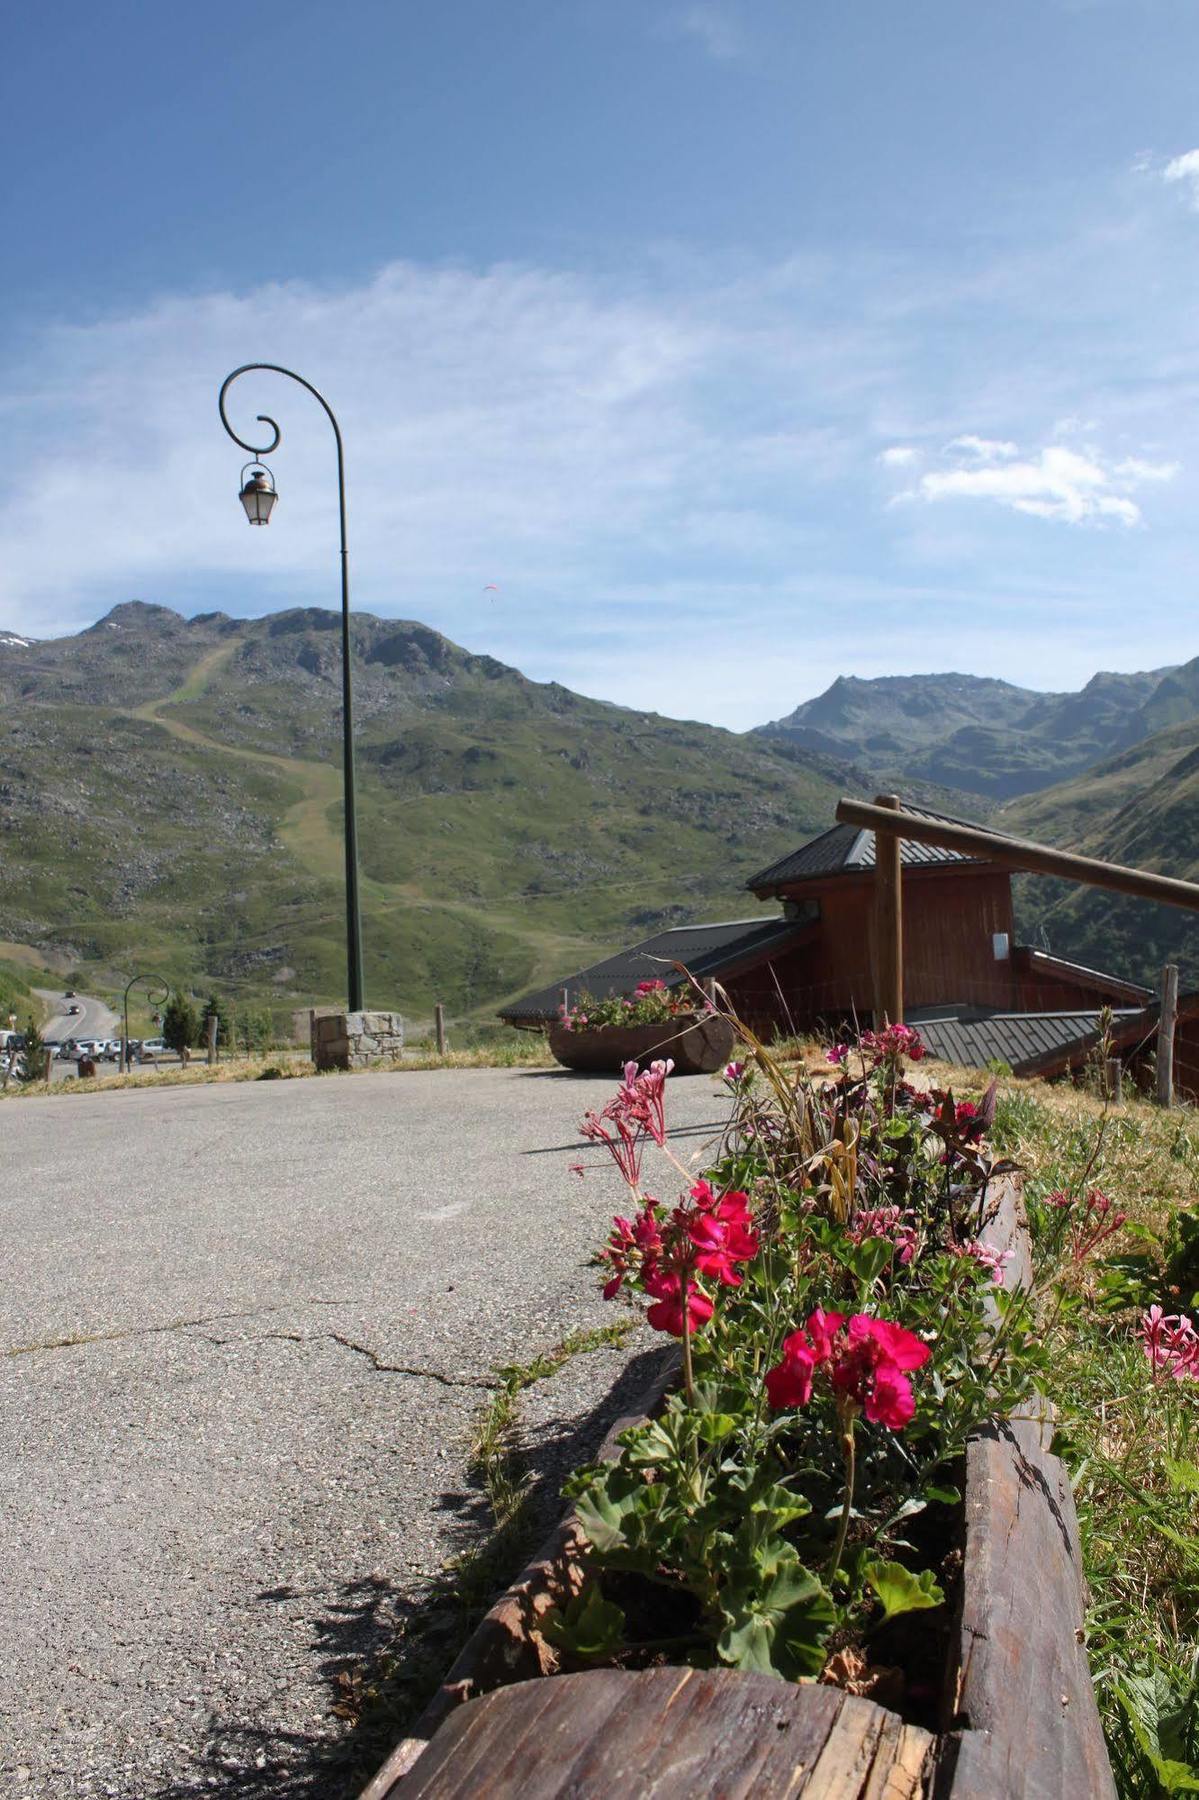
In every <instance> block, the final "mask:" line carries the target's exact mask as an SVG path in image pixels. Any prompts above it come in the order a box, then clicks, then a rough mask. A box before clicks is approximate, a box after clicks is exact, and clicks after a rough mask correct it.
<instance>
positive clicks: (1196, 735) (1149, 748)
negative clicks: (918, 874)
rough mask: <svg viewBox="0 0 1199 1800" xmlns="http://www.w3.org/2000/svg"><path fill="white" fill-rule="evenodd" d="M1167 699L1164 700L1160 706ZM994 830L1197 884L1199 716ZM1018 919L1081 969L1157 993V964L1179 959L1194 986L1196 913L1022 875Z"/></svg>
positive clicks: (1011, 812) (1023, 804)
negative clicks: (1101, 971) (1105, 972)
mask: <svg viewBox="0 0 1199 1800" xmlns="http://www.w3.org/2000/svg"><path fill="white" fill-rule="evenodd" d="M1188 667H1190V665H1188ZM1155 698H1156V696H1155ZM1172 699H1173V696H1172V695H1171V694H1169V693H1167V694H1166V695H1165V696H1163V707H1164V708H1165V709H1168V708H1169V706H1170V705H1171V704H1172ZM995 824H996V826H997V828H998V829H1000V830H1005V831H1012V832H1015V833H1016V834H1017V835H1019V836H1021V837H1031V838H1037V839H1040V840H1041V841H1043V842H1045V843H1049V844H1054V845H1056V846H1057V847H1058V848H1059V849H1063V850H1077V851H1080V852H1082V854H1083V855H1086V856H1098V857H1102V858H1104V859H1105V860H1106V861H1109V862H1118V863H1126V864H1129V865H1131V866H1132V867H1134V868H1140V869H1152V870H1157V871H1159V872H1160V873H1162V874H1166V875H1177V876H1180V877H1182V878H1183V879H1184V880H1188V881H1199V717H1191V718H1188V719H1186V720H1185V721H1184V722H1183V723H1182V724H1178V725H1171V726H1169V727H1168V728H1167V729H1166V730H1164V731H1158V732H1156V733H1154V735H1153V736H1152V737H1148V738H1146V739H1145V740H1144V741H1143V742H1141V743H1139V744H1137V745H1135V746H1134V747H1133V748H1132V749H1130V750H1125V751H1123V752H1121V754H1120V755H1118V756H1114V757H1110V758H1108V759H1107V760H1106V761H1103V762H1100V763H1098V764H1097V765H1096V766H1095V767H1094V768H1092V769H1088V770H1087V771H1086V773H1085V774H1083V775H1081V776H1076V777H1075V778H1074V779H1072V780H1070V781H1064V782H1061V783H1059V784H1058V786H1056V787H1052V788H1047V789H1046V790H1045V791H1044V792H1043V793H1040V794H1035V795H1029V796H1027V797H1025V798H1024V799H1021V800H1015V801H1011V802H1009V803H1008V804H1007V805H1006V806H1004V807H1003V808H1002V809H1001V810H1000V812H999V813H998V815H997V817H996V819H995ZM1017 914H1018V917H1019V919H1020V923H1021V927H1022V929H1023V931H1024V932H1025V933H1026V934H1027V935H1029V936H1030V937H1032V938H1034V939H1036V940H1039V941H1041V942H1045V941H1047V942H1048V943H1049V945H1050V946H1051V947H1052V948H1053V949H1055V950H1059V951H1061V952H1063V953H1064V954H1068V955H1071V956H1075V957H1077V958H1079V960H1081V961H1083V962H1091V963H1094V964H1096V965H1098V966H1099V967H1101V968H1109V969H1112V970H1113V971H1115V972H1116V973H1118V974H1127V975H1131V976H1133V977H1134V978H1136V979H1138V980H1141V981H1144V982H1146V983H1147V984H1148V985H1150V986H1152V987H1154V988H1156V987H1157V986H1158V984H1159V977H1160V974H1161V969H1162V965H1163V963H1166V962H1176V963H1178V965H1179V969H1180V973H1181V978H1182V981H1183V984H1184V986H1186V985H1190V986H1196V985H1199V920H1196V917H1195V915H1194V914H1193V913H1189V912H1183V911H1181V910H1180V909H1179V908H1177V907H1173V906H1160V905H1157V904H1155V903H1153V902H1150V901H1144V900H1132V899H1129V898H1127V897H1126V896H1125V895H1122V894H1112V893H1107V892H1105V891H1104V890H1102V889H1099V888H1083V887H1078V886H1077V885H1076V884H1075V883H1073V882H1060V881H1048V880H1044V879H1042V878H1037V879H1035V880H1034V879H1032V878H1022V881H1021V884H1020V886H1019V888H1018V889H1017ZM1042 934H1043V935H1042Z"/></svg>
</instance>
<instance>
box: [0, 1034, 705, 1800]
mask: <svg viewBox="0 0 1199 1800" xmlns="http://www.w3.org/2000/svg"><path fill="white" fill-rule="evenodd" d="M611 1089H612V1083H611V1082H610V1081H608V1080H606V1079H592V1078H587V1077H578V1076H570V1075H567V1074H566V1073H564V1072H558V1071H553V1072H544V1071H522V1070H510V1071H509V1070H478V1071H475V1070H464V1071H441V1072H436V1073H426V1074H416V1073H412V1074H392V1075H389V1074H380V1075H363V1076H342V1077H336V1076H335V1077H329V1078H320V1079H309V1080H305V1081H294V1082H272V1083H247V1084H242V1085H233V1084H230V1085H221V1086H213V1087H202V1088H186V1087H181V1088H173V1089H167V1090H159V1091H154V1090H126V1091H123V1092H119V1091H118V1092H109V1093H103V1092H100V1093H96V1094H94V1095H85V1096H80V1097H78V1098H76V1097H71V1098H69V1099H68V1098H65V1097H64V1098H56V1097H54V1096H47V1097H45V1098H38V1099H27V1100H23V1101H19V1102H11V1103H9V1104H7V1105H5V1107H4V1109H3V1129H4V1170H5V1181H4V1185H3V1192H2V1196H0V1217H2V1229H0V1278H2V1279H0V1295H2V1296H3V1299H2V1302H0V1345H2V1347H3V1351H4V1354H3V1355H0V1569H2V1570H3V1574H2V1575H0V1658H2V1660H3V1666H4V1670H5V1677H6V1679H5V1681H4V1683H3V1684H2V1685H0V1794H2V1795H3V1796H4V1797H5V1800H8V1797H9V1796H14V1797H15V1796H21V1797H22V1800H28V1797H30V1796H38V1797H39V1800H40V1797H42V1796H45V1797H47V1800H49V1797H50V1796H54V1800H64V1797H68V1796H89V1797H92V1796H100V1795H104V1796H118V1797H119V1800H150V1797H151V1796H153V1797H155V1800H168V1797H180V1796H189V1795H193V1794H198V1793H206V1794H217V1795H221V1796H224V1795H230V1796H232V1795H234V1794H236V1795H238V1796H242V1795H246V1794H252V1795H254V1796H255V1797H258V1796H273V1797H278V1800H283V1797H284V1796H287V1797H288V1800H291V1797H292V1796H297V1795H303V1796H306V1797H307V1796H311V1797H312V1800H318V1796H319V1800H332V1797H333V1796H334V1795H335V1794H336V1793H338V1792H339V1791H340V1790H338V1789H337V1788H336V1787H334V1786H332V1785H330V1784H329V1782H328V1780H327V1779H326V1778H325V1777H323V1776H322V1775H321V1774H320V1773H319V1772H317V1771H319V1769H320V1767H321V1764H322V1757H323V1756H324V1755H325V1754H326V1752H327V1750H328V1747H329V1744H330V1741H331V1740H332V1739H333V1738H335V1737H336V1736H337V1734H338V1733H339V1732H341V1731H343V1730H344V1727H342V1726H341V1725H340V1724H339V1722H338V1720H337V1719H336V1717H334V1716H333V1714H332V1713H331V1710H330V1704H331V1700H332V1699H333V1698H334V1697H335V1692H336V1690H335V1686H334V1684H335V1681H336V1677H337V1675H338V1674H339V1673H341V1672H343V1671H346V1670H352V1669H353V1668H355V1667H357V1666H359V1665H358V1663H357V1659H358V1658H360V1657H361V1656H362V1655H363V1654H364V1653H367V1652H370V1651H371V1650H373V1649H377V1648H379V1647H380V1646H381V1645H382V1644H384V1643H385V1642H387V1641H388V1640H389V1638H390V1636H391V1635H392V1634H393V1633H394V1629H395V1622H396V1620H397V1618H400V1617H402V1616H403V1613H404V1609H405V1606H406V1605H407V1604H408V1603H409V1602H410V1600H411V1598H412V1596H414V1595H415V1594H417V1593H418V1592H419V1591H420V1589H421V1587H422V1584H423V1583H424V1581H425V1580H426V1578H427V1577H428V1576H429V1575H430V1574H431V1573H432V1572H434V1571H435V1570H437V1569H438V1568H439V1567H440V1565H441V1564H442V1563H443V1561H444V1559H445V1558H446V1557H447V1555H449V1554H451V1553H452V1552H454V1551H455V1550H457V1549H460V1548H461V1547H462V1546H463V1544H464V1543H465V1542H467V1541H469V1540H470V1538H471V1535H472V1534H473V1533H477V1532H478V1531H479V1530H480V1529H481V1528H482V1516H483V1509H482V1508H481V1504H480V1499H479V1495H478V1492H477V1490H476V1489H475V1487H474V1486H473V1484H472V1481H471V1479H470V1477H469V1475H468V1471H467V1459H466V1445H467V1440H468V1436H469V1432H470V1428H471V1424H472V1421H473V1420H474V1419H475V1417H476V1416H477V1413H478V1410H479V1408H480V1406H481V1405H482V1404H483V1403H484V1402H485V1400H486V1397H487V1393H486V1376H487V1373H488V1371H490V1370H491V1369H493V1368H494V1367H495V1366H496V1365H500V1364H503V1363H505V1362H512V1361H524V1360H526V1359H528V1358H529V1357H530V1356H532V1355H534V1354H535V1353H536V1352H538V1351H541V1350H545V1349H548V1348H550V1347H552V1346H553V1345H555V1344H556V1343H558V1342H560V1341H561V1339H562V1338H563V1337H564V1336H565V1335H566V1333H567V1332H569V1331H571V1330H572V1329H574V1328H576V1327H578V1326H579V1325H586V1324H590V1323H599V1322H606V1321H608V1320H610V1319H611V1318H612V1317H613V1316H614V1308H612V1307H610V1306H608V1307H605V1306H604V1304H603V1302H601V1301H600V1300H599V1298H598V1296H597V1293H596V1279H595V1272H594V1271H593V1270H592V1269H590V1268H588V1267H587V1266H586V1261H587V1258H588V1255H589V1253H590V1251H591V1249H592V1247H593V1246H594V1245H595V1243H596V1242H597V1241H598V1240H599V1239H600V1238H601V1237H602V1235H603V1234H604V1231H605V1229H606V1224H607V1220H608V1218H609V1216H610V1214H611V1212H612V1211H613V1210H614V1207H615V1206H616V1205H617V1203H618V1202H619V1200H620V1198H621V1189H620V1187H619V1183H618V1181H617V1179H616V1177H615V1175H614V1174H613V1173H612V1172H610V1171H609V1170H608V1169H606V1168H602V1167H600V1166H599V1165H598V1159H597V1156H596V1153H594V1152H592V1151H590V1150H589V1148H588V1147H585V1146H583V1145H582V1144H581V1143H580V1142H579V1140H578V1137H577V1133H576V1122H577V1120H578V1118H579V1117H580V1115H581V1113H582V1112H583V1110H584V1108H585V1107H587V1106H592V1105H595V1104H597V1102H602V1100H603V1099H604V1098H606V1097H607V1096H608V1094H609V1093H610V1092H611ZM672 1090H673V1091H672V1093H671V1100H670V1108H669V1114H670V1117H671V1118H672V1120H673V1121H674V1123H675V1125H676V1127H679V1128H681V1135H680V1137H679V1139H678V1142H679V1145H680V1147H681V1148H682V1149H683V1150H685V1152H686V1153H687V1154H688V1155H692V1154H694V1155H695V1156H696V1157H697V1158H698V1155H699V1152H700V1147H701V1145H702V1143H703V1142H705V1141H706V1140H708V1139H709V1138H710V1137H711V1136H712V1134H713V1132H715V1131H716V1130H718V1128H719V1123H720V1120H721V1118H722V1116H723V1114H724V1111H725V1106H724V1103H723V1101H722V1098H721V1096H720V1094H719V1092H718V1091H717V1089H716V1087H715V1086H714V1084H713V1083H712V1082H710V1081H709V1080H707V1079H705V1078H702V1077H700V1078H693V1079H691V1080H684V1081H680V1082H679V1083H678V1084H677V1086H676V1085H675V1084H673V1083H672ZM577 1162H583V1163H585V1164H589V1165H591V1168H590V1169H589V1170H588V1173H587V1174H586V1175H585V1176H584V1177H583V1178H582V1179H580V1178H579V1177H578V1176H576V1175H574V1174H572V1173H571V1172H570V1165H572V1164H574V1163H577ZM651 1168H652V1165H651ZM655 1185H656V1186H657V1188H658V1191H660V1192H665V1193H669V1192H670V1191H671V1187H670V1185H669V1179H668V1178H667V1177H666V1175H665V1174H664V1172H663V1171H661V1170H659V1171H658V1180H657V1182H656V1184H655ZM645 1348H646V1340H645V1339H639V1340H637V1341H636V1343H635V1346H634V1348H633V1349H632V1350H621V1351H615V1352H614V1351H606V1352H599V1353H592V1354H589V1355H586V1356H582V1357H579V1358H577V1359H575V1360H574V1361H572V1362H571V1363H570V1364H568V1365H567V1367H566V1368H565V1369H564V1370H563V1371H562V1372H561V1373H560V1374H559V1375H558V1376H556V1377H554V1378H553V1379H552V1380H551V1381H549V1382H547V1383H545V1384H543V1385H542V1386H541V1387H539V1388H535V1389H532V1390H530V1392H529V1414H528V1416H529V1418H530V1420H533V1421H535V1423H536V1431H535V1432H533V1433H532V1439H533V1450H534V1470H535V1474H536V1475H537V1476H538V1478H539V1479H541V1480H542V1481H543V1485H544V1492H545V1498H546V1504H547V1506H556V1503H555V1502H553V1501H552V1499H551V1498H550V1496H551V1492H556V1487H557V1482H558V1479H559V1477H560V1474H561V1472H562V1470H563V1468H564V1467H569V1466H572V1465H573V1464H574V1463H575V1462H578V1461H581V1460H585V1459H586V1457H587V1455H588V1454H589V1453H590V1451H591V1450H592V1448H593V1447H594V1444H595V1443H596V1442H597V1441H598V1439H599V1437H600V1435H602V1431H603V1429H604V1425H605V1423H606V1419H607V1417H608V1404H609V1394H610V1389H611V1385H612V1383H613V1382H614V1381H615V1380H616V1379H617V1378H618V1377H619V1376H621V1373H622V1370H625V1369H626V1365H627V1364H628V1360H629V1357H630V1356H632V1357H633V1358H634V1359H635V1358H636V1357H637V1355H638V1354H640V1353H642V1352H644V1350H645ZM635 1379H636V1369H635V1368H634V1370H633V1372H632V1374H631V1375H627V1376H626V1391H627V1386H628V1385H629V1383H630V1382H633V1381H635Z"/></svg>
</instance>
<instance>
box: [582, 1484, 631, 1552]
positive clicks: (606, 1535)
mask: <svg viewBox="0 0 1199 1800" xmlns="http://www.w3.org/2000/svg"><path fill="white" fill-rule="evenodd" d="M645 1494H646V1488H645V1484H644V1482H642V1481H641V1480H639V1479H633V1480H630V1478H629V1475H628V1472H627V1471H624V1470H621V1468H620V1467H619V1465H618V1464H615V1465H613V1466H612V1468H611V1469H606V1470H604V1471H603V1472H602V1473H601V1474H600V1475H599V1476H598V1477H597V1478H596V1480H595V1481H593V1482H592V1484H591V1485H590V1487H588V1488H587V1489H586V1490H585V1491H584V1492H583V1493H581V1494H579V1495H578V1497H577V1498H576V1500H575V1511H576V1513H577V1514H578V1517H579V1523H580V1525H581V1526H582V1527H583V1530H584V1532H585V1533H586V1535H587V1540H588V1542H589V1543H590V1544H592V1545H593V1546H594V1547H595V1549H596V1550H597V1551H598V1552H599V1554H600V1555H601V1556H606V1555H607V1554H609V1552H611V1551H613V1550H619V1549H621V1548H623V1546H624V1545H625V1544H626V1543H627V1542H628V1535H627V1533H628V1525H629V1522H630V1521H631V1520H632V1519H634V1518H635V1517H636V1515H637V1513H638V1511H639V1510H640V1508H641V1507H642V1505H643V1504H644V1496H645Z"/></svg>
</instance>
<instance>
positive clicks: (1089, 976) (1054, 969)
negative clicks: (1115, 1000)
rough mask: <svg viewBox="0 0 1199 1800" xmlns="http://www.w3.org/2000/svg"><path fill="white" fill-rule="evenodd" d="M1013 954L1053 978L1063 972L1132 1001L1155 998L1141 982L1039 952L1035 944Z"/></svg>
mask: <svg viewBox="0 0 1199 1800" xmlns="http://www.w3.org/2000/svg"><path fill="white" fill-rule="evenodd" d="M1012 954H1013V956H1017V957H1024V958H1026V959H1027V960H1028V962H1029V963H1030V964H1034V963H1035V964H1037V965H1038V966H1039V967H1041V968H1044V969H1045V970H1046V971H1047V972H1048V973H1049V974H1050V975H1051V976H1052V975H1056V974H1057V973H1058V972H1059V971H1061V972H1062V973H1064V974H1065V975H1067V976H1071V975H1074V976H1083V977H1085V979H1086V980H1088V981H1091V982H1094V983H1096V984H1097V985H1098V986H1100V987H1110V988H1111V989H1112V990H1113V991H1117V992H1120V993H1123V994H1126V995H1127V996H1128V998H1129V999H1130V1000H1135V999H1144V1000H1151V999H1152V998H1153V989H1152V988H1149V987H1144V986H1142V984H1141V983H1140V982H1139V981H1129V980H1127V979H1126V978H1125V977H1124V976H1123V975H1110V974H1109V973H1108V972H1107V970H1106V969H1092V968H1090V967H1089V966H1088V965H1087V964H1086V963H1080V962H1073V961H1072V960H1071V959H1070V958H1069V957H1068V956H1058V955H1057V953H1056V952H1055V951H1052V950H1038V949H1037V948H1036V946H1035V945H1033V944H1016V945H1014V946H1013V950H1012Z"/></svg>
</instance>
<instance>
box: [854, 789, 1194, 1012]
mask: <svg viewBox="0 0 1199 1800" xmlns="http://www.w3.org/2000/svg"><path fill="white" fill-rule="evenodd" d="M837 819H838V822H839V823H840V824H842V825H857V826H858V827H860V828H861V829H863V830H866V831H873V832H874V834H875V839H874V842H875V859H874V869H875V876H874V884H875V1011H876V1014H877V1015H878V1017H879V1018H880V1019H882V1018H886V1019H889V1020H890V1021H891V1023H892V1024H893V1025H899V1024H901V1023H902V1022H903V880H902V870H901V865H900V850H901V845H902V842H903V839H904V838H910V839H911V840H912V841H913V842H914V843H917V844H936V845H938V846H939V847H940V848H941V849H943V850H958V851H960V852H961V854H962V855H963V856H968V857H973V858H975V859H977V860H978V861H982V862H991V863H998V864H1000V865H1001V866H1002V867H1004V868H1008V869H1022V870H1025V871H1027V872H1028V873H1031V874H1037V875H1060V876H1062V877H1064V878H1065V879H1066V880H1067V881H1078V882H1081V883H1083V885H1085V886H1087V887H1100V888H1111V889H1112V890H1113V891H1114V892H1116V893H1118V894H1133V895H1135V896H1136V898H1137V899H1139V900H1160V901H1162V902H1164V904H1165V905H1167V906H1181V907H1185V908H1186V909H1187V910H1188V911H1190V912H1199V885H1197V884H1196V883H1195V882H1193V881H1179V880H1177V879H1176V878H1175V877H1174V876H1172V875H1153V874H1150V873H1149V872H1148V871H1147V870H1145V869H1126V868H1124V867H1123V865H1122V864H1120V863H1109V862H1100V861H1099V860H1098V859H1097V858H1096V857H1093V856H1075V855H1074V854H1073V853H1072V852H1071V851H1068V850H1054V849H1052V848H1051V847H1050V846H1049V845H1048V844H1036V843H1033V842H1032V841H1031V840H1030V839H1027V838H1015V837H1006V836H1004V834H1003V833H1002V832H998V831H984V830H983V828H982V826H980V825H954V824H950V823H949V822H948V821H947V820H943V819H928V818H925V817H923V816H922V815H921V814H919V813H910V812H905V811H904V810H903V806H902V803H901V802H900V799H899V796H898V795H897V794H880V795H879V796H878V797H877V799H876V800H875V802H874V804H873V806H871V805H868V804H867V802H866V801H864V800H850V799H842V800H840V801H839V802H838V804H837Z"/></svg>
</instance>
